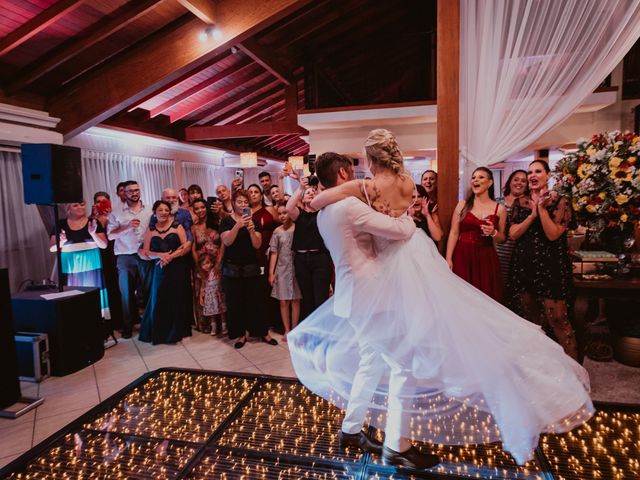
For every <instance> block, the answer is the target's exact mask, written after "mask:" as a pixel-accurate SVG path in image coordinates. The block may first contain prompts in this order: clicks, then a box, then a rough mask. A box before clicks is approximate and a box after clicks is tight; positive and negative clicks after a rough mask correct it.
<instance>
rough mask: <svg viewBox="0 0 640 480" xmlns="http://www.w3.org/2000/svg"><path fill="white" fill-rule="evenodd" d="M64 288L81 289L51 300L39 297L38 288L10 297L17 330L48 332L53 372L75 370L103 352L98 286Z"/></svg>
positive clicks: (92, 360)
mask: <svg viewBox="0 0 640 480" xmlns="http://www.w3.org/2000/svg"><path fill="white" fill-rule="evenodd" d="M65 290H80V291H81V292H83V293H81V294H79V295H73V296H66V297H58V298H54V299H51V300H46V299H44V298H42V297H41V295H42V294H43V293H44V292H41V291H40V292H22V293H18V294H16V295H13V297H11V304H12V306H13V316H14V323H15V328H16V331H20V332H32V333H46V334H47V335H49V358H50V360H51V374H52V375H56V376H63V375H67V374H69V373H73V372H76V371H78V370H80V369H82V368H84V367H86V366H87V365H91V364H92V363H94V362H96V361H98V360H100V359H101V358H102V356H103V355H104V327H103V325H102V314H101V310H100V290H99V289H97V288H90V287H67V288H66V289H65ZM47 293H55V292H47Z"/></svg>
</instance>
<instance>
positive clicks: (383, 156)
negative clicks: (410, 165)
mask: <svg viewBox="0 0 640 480" xmlns="http://www.w3.org/2000/svg"><path fill="white" fill-rule="evenodd" d="M364 151H365V152H366V154H367V157H368V158H369V161H370V162H371V163H372V164H374V165H380V166H381V167H385V168H389V169H391V170H393V171H394V172H395V173H401V172H403V171H404V162H403V160H402V152H400V149H399V148H398V142H397V141H396V137H395V136H394V135H393V133H391V132H390V131H389V130H386V129H384V128H376V129H375V130H371V131H370V132H369V135H368V136H367V139H366V140H365V142H364Z"/></svg>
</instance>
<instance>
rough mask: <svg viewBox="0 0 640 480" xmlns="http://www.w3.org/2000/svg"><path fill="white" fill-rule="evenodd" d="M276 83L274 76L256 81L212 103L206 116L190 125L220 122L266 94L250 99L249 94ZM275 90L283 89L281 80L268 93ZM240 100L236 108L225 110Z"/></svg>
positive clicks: (205, 113)
mask: <svg viewBox="0 0 640 480" xmlns="http://www.w3.org/2000/svg"><path fill="white" fill-rule="evenodd" d="M275 84H276V80H273V79H272V78H266V79H264V80H263V81H261V82H259V83H256V84H255V85H252V86H251V87H250V88H246V89H244V90H242V91H239V92H238V93H235V94H234V95H232V96H230V97H229V98H227V99H226V100H223V101H222V102H219V103H216V104H214V105H212V106H211V108H210V109H208V110H207V111H205V112H204V113H203V114H202V115H204V116H203V117H202V118H201V119H199V120H197V121H196V122H194V123H192V124H191V125H190V126H196V125H204V124H207V123H213V124H214V125H215V124H217V123H218V121H221V120H222V119H223V118H226V116H227V115H234V114H235V113H236V110H238V109H240V111H244V109H246V108H247V103H249V102H253V101H257V99H262V96H263V95H264V94H261V95H259V96H257V97H254V98H249V99H248V98H247V97H248V96H249V95H252V94H253V93H255V92H257V91H258V90H260V89H262V88H266V87H270V86H272V85H275ZM273 91H277V92H281V91H282V86H281V85H280V82H277V86H276V87H275V88H272V89H271V90H269V91H268V92H266V93H270V92H273ZM239 102H240V103H241V104H240V105H237V106H236V107H235V108H233V109H231V110H229V111H225V109H229V108H231V107H233V106H234V105H235V104H237V103H239ZM231 112H233V113H231ZM218 119H219V120H218ZM215 120H218V121H215ZM212 121H213V122H212Z"/></svg>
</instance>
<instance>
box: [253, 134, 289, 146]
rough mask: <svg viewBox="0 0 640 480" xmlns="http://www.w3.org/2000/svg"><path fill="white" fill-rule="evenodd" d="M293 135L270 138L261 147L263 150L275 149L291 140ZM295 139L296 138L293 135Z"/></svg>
mask: <svg viewBox="0 0 640 480" xmlns="http://www.w3.org/2000/svg"><path fill="white" fill-rule="evenodd" d="M291 137H292V135H276V136H275V137H269V138H267V139H266V140H265V141H264V142H261V143H260V144H259V146H260V147H261V148H275V146H276V145H277V144H279V143H282V142H283V141H285V140H291ZM293 137H296V136H295V135H293Z"/></svg>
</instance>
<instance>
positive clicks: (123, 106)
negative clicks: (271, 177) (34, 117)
mask: <svg viewBox="0 0 640 480" xmlns="http://www.w3.org/2000/svg"><path fill="white" fill-rule="evenodd" d="M212 5H213V7H214V8H213V14H211V13H210V12H211V11H212V10H211V6H212ZM435 9H436V2H435V0H385V1H377V0H313V1H310V0H269V1H268V2H265V1H264V0H216V1H215V2H214V1H210V0H180V1H178V0H108V1H107V0H91V1H88V0H58V1H53V0H20V1H18V0H3V1H1V2H0V12H1V13H0V87H1V89H2V93H1V94H0V101H2V102H6V103H12V104H16V105H23V106H28V107H35V108H43V109H46V110H48V111H50V112H51V114H52V115H54V116H59V117H61V118H62V121H61V123H60V126H59V129H60V131H61V132H62V133H63V134H64V135H65V137H66V138H69V137H71V136H73V135H76V134H78V133H79V132H81V131H83V130H84V129H86V128H88V127H90V126H92V125H96V124H98V123H103V124H106V125H112V126H118V127H122V128H128V129H133V130H137V131H140V132H147V133H153V134H157V135H165V136H170V137H173V138H175V139H179V140H188V141H193V142H196V143H200V144H207V145H213V146H216V147H219V148H224V149H226V150H230V151H235V152H239V151H258V153H259V154H260V155H261V156H264V157H267V158H274V159H285V158H286V157H287V156H288V155H301V154H305V153H307V152H308V149H309V146H308V144H307V143H306V141H305V140H304V138H303V137H304V135H305V133H307V132H306V131H305V130H304V129H302V128H300V127H299V126H298V125H297V122H296V115H297V112H298V111H300V110H305V109H306V110H309V109H316V108H325V107H348V106H355V105H375V104H387V103H401V102H414V101H422V100H424V101H427V100H433V99H435V38H436V37H435V15H436V10H435ZM208 13H209V14H210V15H209V16H207V14H208ZM211 15H213V17H214V22H215V23H214V24H213V25H207V23H205V22H204V21H203V20H202V19H205V20H206V19H210V18H211Z"/></svg>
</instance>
